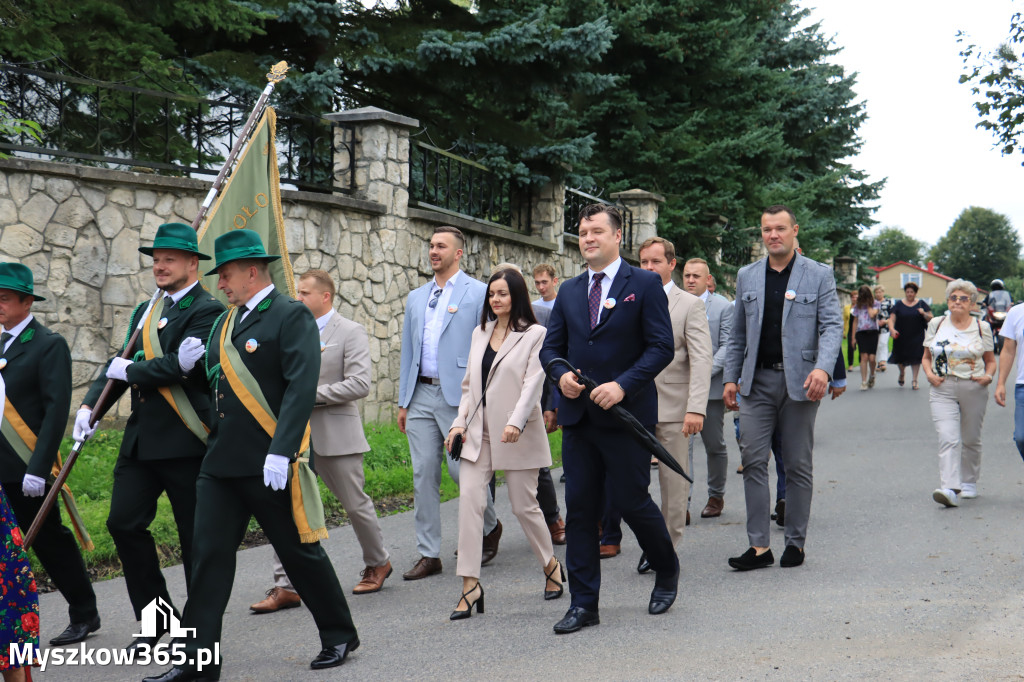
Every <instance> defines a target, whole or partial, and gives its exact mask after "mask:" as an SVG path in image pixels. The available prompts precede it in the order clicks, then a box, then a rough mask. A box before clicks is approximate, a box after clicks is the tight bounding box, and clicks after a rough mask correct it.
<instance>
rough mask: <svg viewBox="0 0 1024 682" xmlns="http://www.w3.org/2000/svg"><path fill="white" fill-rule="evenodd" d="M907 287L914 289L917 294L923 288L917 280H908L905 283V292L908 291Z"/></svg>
mask: <svg viewBox="0 0 1024 682" xmlns="http://www.w3.org/2000/svg"><path fill="white" fill-rule="evenodd" d="M907 289H913V290H914V293H915V294H916V293H917V292H918V291H920V290H921V287H919V286H917V282H907V283H906V284H904V285H903V292H904V293H906V291H907Z"/></svg>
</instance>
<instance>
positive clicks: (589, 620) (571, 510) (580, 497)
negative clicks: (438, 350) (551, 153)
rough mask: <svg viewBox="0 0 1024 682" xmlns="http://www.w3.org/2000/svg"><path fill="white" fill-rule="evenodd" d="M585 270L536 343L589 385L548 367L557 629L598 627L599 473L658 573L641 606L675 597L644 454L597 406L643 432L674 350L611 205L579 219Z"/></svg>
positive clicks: (668, 543)
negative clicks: (562, 587) (561, 575)
mask: <svg viewBox="0 0 1024 682" xmlns="http://www.w3.org/2000/svg"><path fill="white" fill-rule="evenodd" d="M579 237H580V253H582V254H583V259H584V260H585V261H586V262H587V266H588V268H587V271H586V272H584V273H583V274H581V275H579V276H577V277H574V278H573V279H570V280H568V281H567V282H564V283H563V284H562V287H561V289H560V290H559V292H558V298H556V299H555V307H554V309H553V310H552V312H551V319H550V321H549V323H548V333H547V337H546V338H545V340H544V347H543V348H542V349H541V352H540V358H541V362H543V363H544V365H545V366H546V365H547V364H548V363H549V362H551V360H553V359H554V358H559V357H561V358H566V359H567V360H568V361H569V362H570V363H572V365H573V367H576V368H577V369H579V370H580V371H581V372H582V373H583V374H584V375H587V376H589V377H590V378H592V379H593V380H594V381H595V382H597V384H598V386H597V388H595V389H594V390H593V391H591V393H590V397H589V398H587V397H585V396H582V395H581V393H582V389H583V387H582V385H581V384H580V383H579V382H578V381H577V380H576V378H575V375H574V374H573V373H572V372H569V371H565V370H564V369H559V370H557V372H556V374H555V376H554V377H553V378H556V379H557V380H558V389H559V391H560V392H561V394H562V396H563V400H562V401H561V402H560V403H559V408H558V423H559V424H560V425H561V426H562V434H563V435H562V464H563V466H564V467H565V472H566V485H565V502H566V507H568V515H567V519H566V533H565V535H566V540H567V542H568V547H567V548H566V568H568V570H569V590H570V592H571V593H572V604H571V605H570V607H569V610H568V612H566V614H565V617H564V618H563V619H562V620H561V621H559V622H558V623H557V624H556V625H555V628H554V629H555V632H556V633H557V634H565V633H569V632H576V631H577V630H580V629H581V628H583V627H586V626H588V625H597V624H598V623H599V622H600V619H599V617H598V596H599V592H600V587H601V568H600V558H599V553H598V534H597V524H598V521H599V520H600V519H601V512H602V508H603V505H602V500H603V498H604V495H603V492H602V491H604V489H605V479H606V477H607V478H608V479H609V480H610V481H613V482H614V483H612V484H610V485H609V486H608V494H609V495H610V496H611V499H610V502H611V503H612V505H614V506H615V507H616V508H617V509H618V510H619V511H620V512H621V513H622V518H623V520H624V521H625V522H626V523H627V524H628V525H629V527H630V528H631V529H632V530H633V533H634V534H635V535H636V538H637V541H638V542H639V543H640V548H641V549H642V550H643V551H645V552H646V553H647V557H648V560H649V562H650V564H651V567H652V568H653V569H654V570H655V571H656V572H657V578H656V580H655V587H654V591H653V592H652V593H651V599H650V604H649V605H648V611H649V612H650V613H652V614H659V613H664V612H666V611H668V609H669V607H670V606H671V605H672V603H673V602H674V601H675V598H676V592H677V587H678V582H679V560H678V559H677V557H676V554H675V550H674V548H673V547H672V540H671V539H670V537H669V533H668V528H667V527H666V526H665V518H664V517H663V516H662V515H661V511H660V510H659V509H658V506H657V505H656V504H655V503H654V500H652V499H651V495H650V493H649V492H648V487H649V486H650V482H651V474H650V453H648V452H646V451H645V450H644V449H643V448H642V447H641V446H639V445H637V443H636V442H635V441H634V440H633V439H632V438H630V436H629V434H628V432H627V431H626V427H623V426H621V425H619V424H617V423H616V422H615V420H614V419H611V418H609V416H608V414H607V413H606V412H605V410H607V409H609V408H611V407H612V406H613V405H621V406H622V407H623V408H625V409H626V410H628V411H629V412H630V413H632V414H633V416H634V417H636V418H637V419H638V420H639V421H640V423H641V424H643V425H644V426H646V427H647V428H648V430H649V431H651V432H653V431H654V426H655V424H656V423H657V422H658V394H657V391H656V390H655V387H654V377H656V376H657V375H658V373H659V372H660V371H661V370H662V369H664V368H665V366H667V365H668V363H669V362H670V361H671V360H672V355H673V340H672V323H671V320H670V318H669V312H668V300H667V299H666V297H665V290H664V288H662V284H661V278H660V277H658V275H656V274H654V273H652V272H647V271H645V270H641V269H640V268H635V267H632V266H631V265H629V264H628V263H626V262H625V261H623V260H622V259H621V258H620V257H619V243H620V242H621V241H622V218H621V216H620V215H619V212H618V210H617V209H615V207H613V206H606V205H602V204H592V205H590V206H587V207H586V208H584V209H583V211H582V212H581V214H580V223H579Z"/></svg>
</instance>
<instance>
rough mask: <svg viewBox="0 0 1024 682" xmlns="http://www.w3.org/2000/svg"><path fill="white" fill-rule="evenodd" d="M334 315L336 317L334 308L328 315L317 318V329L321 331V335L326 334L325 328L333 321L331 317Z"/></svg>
mask: <svg viewBox="0 0 1024 682" xmlns="http://www.w3.org/2000/svg"><path fill="white" fill-rule="evenodd" d="M332 315H334V308H331V309H330V310H328V311H327V312H326V313H324V314H323V315H321V316H320V317H318V318H316V326H317V328H319V329H320V333H321V334H323V333H324V327H326V326H327V323H328V322H330V321H331V316H332Z"/></svg>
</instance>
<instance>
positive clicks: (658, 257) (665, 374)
mask: <svg viewBox="0 0 1024 682" xmlns="http://www.w3.org/2000/svg"><path fill="white" fill-rule="evenodd" d="M639 253H640V267H642V268H643V269H644V270H650V271H651V272H654V273H657V274H658V275H660V276H661V283H662V284H663V285H664V287H665V294H666V295H667V296H668V310H669V316H670V317H671V318H672V338H673V340H674V342H675V354H674V356H673V357H672V362H671V363H669V365H668V367H666V368H665V369H663V370H662V371H661V373H660V374H658V376H657V378H655V380H654V385H655V386H656V387H657V389H658V425H657V427H656V428H655V436H657V438H658V440H659V441H661V444H662V445H664V446H665V449H666V450H668V451H669V453H670V454H671V455H672V456H674V457H675V458H676V460H677V461H679V462H680V463H681V464H683V466H687V462H688V458H687V442H688V440H689V437H690V436H692V435H694V434H697V433H700V431H701V429H702V428H703V427H704V416H705V411H706V409H707V404H708V390H709V388H710V386H711V364H712V361H713V357H712V355H711V331H710V329H709V327H708V318H707V313H706V312H705V309H704V304H703V303H702V302H701V300H700V298H698V297H697V296H694V295H693V294H690V293H688V292H686V291H683V290H682V289H680V288H679V287H677V286H676V285H675V284H674V283H673V282H672V271H673V270H674V269H675V267H676V250H675V246H674V245H673V244H672V242H670V241H668V240H667V239H663V238H661V237H651V238H650V239H648V240H647V241H645V242H644V243H643V244H641V245H640V252H639ZM687 473H689V471H687ZM658 480H659V483H660V485H661V513H662V515H663V516H664V517H665V524H666V525H667V526H668V533H669V536H670V537H671V538H672V544H673V545H674V546H675V545H678V544H679V541H680V540H681V539H682V537H683V531H684V530H685V528H686V501H687V499H688V498H689V496H690V484H689V482H688V481H687V480H686V479H685V478H683V477H682V476H680V475H679V474H676V473H675V472H673V471H671V470H670V469H669V468H668V467H658ZM637 570H638V571H639V572H640V573H646V572H647V571H649V570H650V566H649V565H648V563H647V557H646V556H644V555H641V557H640V563H639V565H638V566H637Z"/></svg>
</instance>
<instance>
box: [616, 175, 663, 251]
mask: <svg viewBox="0 0 1024 682" xmlns="http://www.w3.org/2000/svg"><path fill="white" fill-rule="evenodd" d="M611 198H612V199H614V200H615V201H618V202H621V203H622V205H623V206H625V207H626V208H628V209H629V210H630V211H632V212H633V244H632V247H631V248H630V250H631V251H636V249H638V248H639V247H640V245H641V244H643V243H644V241H645V240H647V239H650V238H651V237H656V236H657V235H658V227H657V225H658V204H663V203H665V197H663V196H661V195H660V194H655V193H653V192H648V191H646V190H642V189H628V190H626V191H625V192H615V193H614V194H612V195H611Z"/></svg>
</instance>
